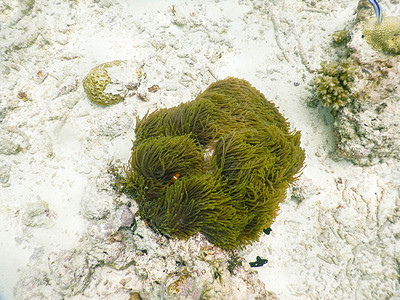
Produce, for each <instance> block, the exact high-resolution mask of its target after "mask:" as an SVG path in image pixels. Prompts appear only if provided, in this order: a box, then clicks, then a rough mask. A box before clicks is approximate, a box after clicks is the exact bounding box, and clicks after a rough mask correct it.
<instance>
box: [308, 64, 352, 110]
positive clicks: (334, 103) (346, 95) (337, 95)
mask: <svg viewBox="0 0 400 300" xmlns="http://www.w3.org/2000/svg"><path fill="white" fill-rule="evenodd" d="M358 69H359V66H358V64H357V63H356V62H355V61H354V60H353V59H351V58H346V59H341V60H339V61H332V62H329V63H327V62H322V63H321V69H319V70H318V71H317V73H318V76H317V77H316V78H315V79H314V80H313V81H312V83H311V85H312V87H313V91H314V97H315V99H317V100H319V101H321V102H322V104H323V105H324V106H328V107H332V108H333V109H334V110H338V109H340V108H342V107H343V106H346V105H347V104H349V103H350V102H351V101H352V99H354V98H355V97H356V95H355V94H354V93H353V92H352V90H351V87H352V84H353V82H354V80H355V77H356V74H357V72H358Z"/></svg>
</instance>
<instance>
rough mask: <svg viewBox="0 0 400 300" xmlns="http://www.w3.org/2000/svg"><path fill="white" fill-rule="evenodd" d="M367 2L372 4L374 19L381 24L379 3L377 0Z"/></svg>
mask: <svg viewBox="0 0 400 300" xmlns="http://www.w3.org/2000/svg"><path fill="white" fill-rule="evenodd" d="M369 3H371V4H372V6H373V7H374V10H375V15H376V20H377V21H378V24H381V23H382V18H383V14H382V7H381V6H380V5H379V3H378V1H377V0H369Z"/></svg>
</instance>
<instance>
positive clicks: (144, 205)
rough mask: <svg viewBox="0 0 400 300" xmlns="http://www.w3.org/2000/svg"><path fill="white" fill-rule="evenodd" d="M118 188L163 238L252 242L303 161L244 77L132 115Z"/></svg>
mask: <svg viewBox="0 0 400 300" xmlns="http://www.w3.org/2000/svg"><path fill="white" fill-rule="evenodd" d="M135 133H136V140H135V142H134V144H133V148H132V156H131V158H130V161H129V164H128V165H127V167H126V174H125V177H124V178H123V179H122V186H123V191H124V192H125V193H127V194H128V195H129V196H131V197H132V198H133V199H134V200H135V201H136V202H137V203H138V207H139V214H140V216H141V218H142V219H143V220H145V221H146V223H147V224H148V225H149V226H150V227H151V228H152V229H153V230H154V231H156V232H159V233H161V234H163V235H164V236H167V237H171V238H175V237H177V238H188V237H190V236H192V235H194V234H196V233H198V232H201V233H202V234H203V235H204V236H205V237H206V238H207V239H208V240H209V241H210V242H212V243H213V244H215V245H216V246H219V247H221V248H223V249H232V248H236V247H241V246H244V245H247V244H250V243H252V242H253V241H255V240H257V239H258V237H259V236H260V234H261V233H262V230H263V229H265V228H268V227H270V225H271V223H272V222H273V221H274V218H275V216H276V215H277V211H278V209H279V203H280V202H282V201H283V200H284V199H285V196H286V189H287V187H288V186H289V184H291V183H293V182H294V181H295V179H296V174H298V173H299V171H300V170H301V168H302V166H303V161H304V157H305V154H304V150H303V149H302V148H301V147H300V132H297V131H292V130H290V129H289V124H288V122H287V121H286V119H285V118H284V117H283V116H282V115H281V114H280V113H279V111H278V109H277V108H276V107H275V105H274V104H273V103H271V102H269V101H268V100H266V99H265V97H264V96H263V94H261V93H260V92H259V91H258V90H256V89H255V88H253V87H252V86H251V85H250V84H249V83H248V82H247V81H245V80H240V79H236V78H227V79H225V80H221V81H217V82H215V83H213V84H211V85H210V86H209V87H208V88H207V89H206V90H205V91H204V92H203V93H202V94H200V95H199V96H198V97H197V98H196V99H195V100H194V101H191V102H188V103H184V104H181V105H179V106H177V107H173V108H170V109H161V110H158V111H155V112H153V113H150V114H148V115H146V116H145V117H144V118H143V119H141V120H138V124H137V127H136V129H135Z"/></svg>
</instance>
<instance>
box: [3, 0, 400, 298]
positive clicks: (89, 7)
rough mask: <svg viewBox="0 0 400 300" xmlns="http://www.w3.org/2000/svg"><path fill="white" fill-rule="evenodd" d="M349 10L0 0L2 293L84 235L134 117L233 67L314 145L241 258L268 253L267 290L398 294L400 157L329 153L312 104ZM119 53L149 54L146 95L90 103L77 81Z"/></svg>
mask: <svg viewBox="0 0 400 300" xmlns="http://www.w3.org/2000/svg"><path fill="white" fill-rule="evenodd" d="M387 2H388V1H387ZM392 2H395V1H392ZM356 5H357V2H356V1H347V0H346V1H344V0H339V1H329V0H321V1H308V0H303V1H302V0H275V1H273V0H271V1H266V0H264V1H261V0H232V1H227V0H219V1H218V0H215V1H211V0H208V1H206V0H202V1H172V0H171V1H156V0H145V1H144V0H137V1H134V0H132V1H128V0H126V1H123V0H119V1H109V0H99V1H94V0H92V1H90V0H75V1H72V0H71V1H67V0H58V1H46V0H37V1H36V2H35V1H34V0H25V1H16V0H3V1H2V2H1V3H0V24H1V25H0V26H1V28H0V51H1V64H0V68H1V73H0V74H1V75H0V76H1V77H0V122H1V123H0V129H1V134H2V136H0V141H1V143H4V144H3V145H0V149H3V150H2V153H1V154H0V168H1V169H0V175H1V177H0V179H1V184H2V186H0V238H1V239H0V243H1V245H0V299H7V300H9V299H13V298H14V297H13V287H14V286H15V285H16V283H17V281H18V276H19V272H20V270H21V269H22V268H23V267H24V266H26V265H27V264H28V262H29V261H30V260H32V259H35V258H36V259H37V258H38V257H46V256H47V255H48V254H49V253H50V252H52V251H57V250H61V249H69V248H72V247H74V245H76V244H77V243H78V241H79V239H80V237H81V236H82V233H83V232H84V231H85V229H86V226H87V221H85V220H84V218H82V216H81V214H80V209H81V199H82V194H83V193H84V191H85V189H87V188H88V186H90V184H92V183H93V181H94V179H95V178H96V177H97V176H98V175H99V174H101V172H104V171H105V170H106V169H107V166H108V164H109V163H111V162H113V161H117V160H121V161H122V162H126V161H127V160H128V158H129V155H130V148H131V140H132V139H134V134H133V129H134V119H135V117H136V116H143V115H144V114H145V113H146V112H147V111H148V110H150V111H152V110H154V109H156V108H160V107H172V106H175V105H177V104H179V103H181V102H184V101H188V100H191V99H194V97H195V96H196V95H197V94H198V93H199V92H200V91H202V90H204V89H205V88H206V87H207V86H208V85H209V84H210V83H212V82H213V81H215V80H218V79H223V78H225V77H227V76H234V77H238V78H243V79H246V80H248V81H249V82H250V83H251V84H252V85H253V86H255V87H256V88H257V89H259V90H260V91H261V92H262V93H263V94H264V95H265V96H266V97H267V98H268V99H269V100H271V101H273V102H274V103H276V104H277V105H278V106H279V108H280V111H281V113H282V114H283V115H284V116H285V117H286V118H287V119H288V120H289V122H290V124H291V125H292V126H293V128H296V129H298V130H300V131H301V133H302V147H303V148H304V149H305V151H306V154H307V158H306V168H305V169H304V172H303V175H302V177H301V179H300V180H299V185H300V186H301V187H302V189H301V191H302V194H301V195H296V188H294V189H293V190H292V191H291V193H290V194H289V196H288V198H287V199H286V201H285V202H284V203H282V204H281V212H280V215H279V216H278V217H277V219H276V221H275V223H274V224H273V226H272V230H273V231H272V233H271V234H270V235H269V236H267V235H263V236H262V237H261V239H260V241H259V242H257V243H255V244H254V245H253V246H251V247H248V248H247V249H246V250H244V251H242V252H241V253H240V255H241V256H244V257H245V258H246V259H247V261H254V260H255V257H256V256H257V255H259V256H260V257H263V258H268V260H269V262H268V263H267V264H266V265H264V266H262V267H259V268H257V271H258V272H259V278H260V279H261V280H262V281H263V282H264V283H265V286H266V289H267V290H269V291H272V292H274V293H275V294H276V296H277V297H278V298H279V299H400V293H399V291H400V283H399V281H400V279H399V276H400V274H399V272H400V271H399V269H400V257H399V256H400V225H399V223H400V222H399V208H398V207H399V203H400V202H399V186H400V166H399V163H398V162H391V163H390V164H389V163H382V164H380V165H375V166H370V167H358V166H355V165H353V164H352V163H351V162H348V161H345V160H342V161H333V160H332V159H331V158H330V153H331V152H333V151H334V147H335V144H334V137H333V134H332V127H331V123H330V121H329V118H328V119H327V118H324V117H323V115H322V114H321V112H320V111H318V110H316V109H312V108H308V107H307V106H306V104H305V99H306V98H307V97H308V96H309V93H310V92H309V90H308V89H307V87H308V83H309V81H310V79H311V78H312V75H313V73H312V70H315V69H316V68H318V67H319V64H320V62H321V61H323V60H328V59H329V57H327V54H326V53H327V51H326V49H327V48H328V47H331V46H330V37H331V34H332V33H333V32H334V31H335V30H339V29H342V28H344V26H345V24H346V23H347V22H350V21H351V20H353V18H354V12H355V8H356ZM391 6H393V5H391ZM391 6H390V5H389V4H388V6H387V7H386V6H385V7H384V8H385V9H390V7H391ZM371 9H372V8H371ZM117 59H129V60H134V61H137V62H138V63H140V64H142V65H143V69H144V71H145V72H146V74H147V83H146V84H148V87H150V86H152V85H155V84H156V85H158V86H159V88H160V89H159V90H158V91H157V92H155V93H149V101H147V102H144V101H142V100H141V99H139V98H138V97H136V96H133V97H130V98H128V99H126V100H125V101H124V102H121V103H119V104H117V105H114V106H110V107H99V106H97V105H94V104H92V103H91V102H90V101H89V99H88V98H87V97H86V95H85V93H84V91H83V87H82V79H83V78H84V76H85V75H86V74H87V73H88V72H89V71H90V69H91V68H93V67H95V66H97V65H99V64H101V63H104V62H108V61H113V60H117ZM4 149H5V150H4ZM100 201H101V200H100ZM36 209H39V210H40V209H42V210H43V209H44V210H45V211H46V216H45V219H46V220H43V216H42V218H41V219H40V218H39V219H38V218H37V215H36V214H35V210H36ZM26 292H27V293H29V291H26Z"/></svg>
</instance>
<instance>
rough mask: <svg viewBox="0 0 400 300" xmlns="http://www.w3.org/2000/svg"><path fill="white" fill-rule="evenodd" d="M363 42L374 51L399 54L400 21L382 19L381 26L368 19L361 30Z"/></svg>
mask: <svg viewBox="0 0 400 300" xmlns="http://www.w3.org/2000/svg"><path fill="white" fill-rule="evenodd" d="M363 34H364V37H365V40H366V41H367V42H368V43H369V44H370V45H371V46H372V47H373V48H374V49H376V50H378V51H383V52H387V53H390V54H400V19H398V18H396V17H384V18H383V20H382V23H381V24H378V22H377V21H376V18H370V19H369V20H368V21H367V22H366V24H365V25H364V28H363Z"/></svg>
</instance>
